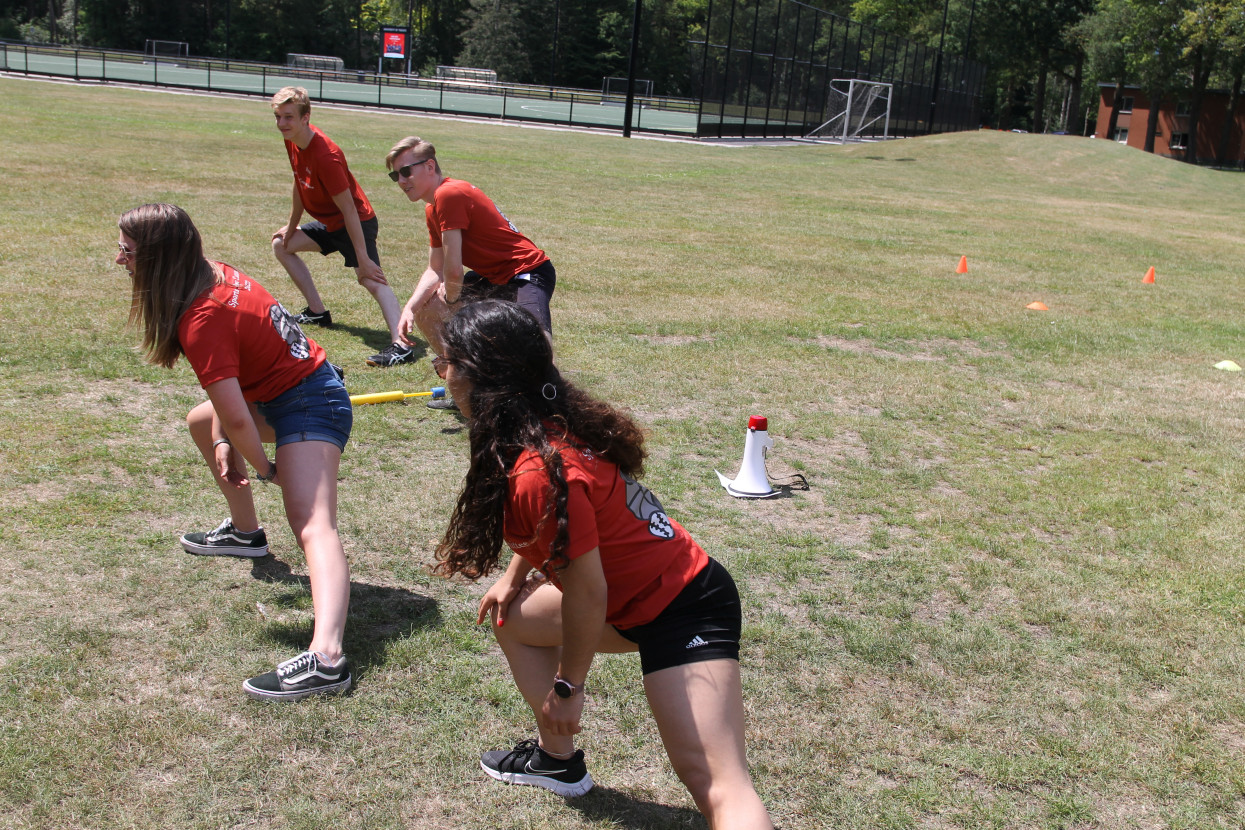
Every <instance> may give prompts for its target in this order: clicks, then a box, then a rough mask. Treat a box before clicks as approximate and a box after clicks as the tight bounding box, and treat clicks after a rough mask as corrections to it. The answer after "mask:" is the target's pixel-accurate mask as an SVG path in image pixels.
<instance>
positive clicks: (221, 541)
mask: <svg viewBox="0 0 1245 830" xmlns="http://www.w3.org/2000/svg"><path fill="white" fill-rule="evenodd" d="M182 547H183V548H185V549H186V553H193V554H194V555H196V556H245V557H247V558H250V559H258V558H259V557H261V556H267V555H268V534H266V533H264V529H263V528H262V527H261V528H260V529H259V530H252V531H250V532H249V533H244V532H243V531H241V530H238V529H237V528H236V527H234V526H233V520H232V519H225V521H223V522H221V523H220V527H218V528H216V529H215V530H209V531H208V532H207V533H187V534H186V535H185V536H183V537H182Z"/></svg>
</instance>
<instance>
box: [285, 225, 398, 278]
mask: <svg viewBox="0 0 1245 830" xmlns="http://www.w3.org/2000/svg"><path fill="white" fill-rule="evenodd" d="M359 224H360V225H362V226H363V244H364V245H365V246H367V255H368V256H370V257H371V258H372V262H375V263H376V264H377V265H380V254H378V253H377V252H376V233H377V231H378V230H380V223H379V222H377V221H376V217H375V216H373V217H372V218H371V219H368V220H367V221H365V222H360V223H359ZM298 229H299V230H300V231H302V232H303V233H305V234H307V236H309V237H311V241H312V242H314V243H316V244H317V245H319V246H320V255H321V256H328V255H329V254H332V253H340V254H341V255H342V259H344V260H346V267H347V268H358V267H359V258H358V257H356V256H355V255H354V243H353V242H351V241H350V232H349V231H347V230H346V229H345V228H342V229H341V230H336V231H331V230H329V229H328V228H326V227H324V223H323V222H308V223H307V224H305V225H299V226H298Z"/></svg>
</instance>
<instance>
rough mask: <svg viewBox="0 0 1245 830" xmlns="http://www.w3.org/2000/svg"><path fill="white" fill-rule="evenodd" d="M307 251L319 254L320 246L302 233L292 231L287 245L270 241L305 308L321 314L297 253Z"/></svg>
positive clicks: (321, 304)
mask: <svg viewBox="0 0 1245 830" xmlns="http://www.w3.org/2000/svg"><path fill="white" fill-rule="evenodd" d="M308 251H315V252H316V253H319V252H320V246H319V245H318V244H317V243H316V242H315V241H314V240H312V238H311V237H310V236H308V235H307V234H305V233H303V232H302V231H294V233H293V234H291V235H290V238H289V243H288V244H283V243H282V242H281V240H280V239H274V240H272V253H273V254H274V255H275V256H276V258H277V262H279V263H281V266H282V267H283V268H285V270H286V272H287V273H288V274H289V275H290V279H292V280H293V281H294V285H295V287H297V288H298V290H299V291H300V292H302V295H303V297H304V298H305V299H306V300H307V307H308V308H309V309H311V310H312V312H313V313H315V314H321V313H323V312H324V301H323V300H321V299H320V292H319V291H317V290H316V283H315V280H313V279H312V278H311V271H310V269H308V268H307V263H305V262H303V258H302V257H300V256H299V253H303V252H308ZM395 302H396V301H395Z"/></svg>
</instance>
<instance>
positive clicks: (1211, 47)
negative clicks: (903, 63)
mask: <svg viewBox="0 0 1245 830" xmlns="http://www.w3.org/2000/svg"><path fill="white" fill-rule="evenodd" d="M853 11H854V13H855V15H856V16H857V17H858V19H860V20H862V21H866V22H870V23H874V24H876V25H877V26H879V27H880V28H882V29H886V30H888V31H891V32H894V33H895V34H900V35H906V36H908V37H911V38H914V39H918V40H924V41H925V42H927V43H935V44H936V43H938V42H939V40H943V41H944V42H945V44H946V48H947V49H948V50H949V51H952V52H955V53H958V54H963V55H965V56H966V57H969V58H971V59H974V60H978V61H981V62H983V63H985V64H986V65H987V66H988V67H989V68H990V90H989V92H988V94H987V96H986V100H985V101H984V102H983V110H984V115H985V118H986V120H987V122H988V123H992V124H994V125H996V126H999V127H1002V128H1004V129H1012V128H1020V129H1029V130H1032V131H1035V132H1051V131H1066V132H1071V133H1076V134H1084V133H1085V132H1086V130H1087V127H1088V124H1087V120H1086V119H1087V116H1088V115H1089V114H1090V113H1091V112H1096V111H1097V100H1098V96H1097V90H1098V87H1099V84H1108V85H1111V86H1114V87H1115V88H1116V95H1115V102H1116V109H1115V111H1113V112H1112V113H1111V122H1110V123H1109V124H1108V125H1107V134H1108V135H1114V132H1115V118H1116V116H1117V115H1118V112H1119V104H1120V102H1121V101H1122V100H1123V99H1124V97H1125V96H1124V95H1123V91H1124V88H1125V87H1126V86H1134V87H1139V88H1140V89H1141V90H1143V92H1144V93H1145V95H1146V97H1147V98H1148V99H1149V100H1151V101H1154V102H1158V101H1161V100H1163V99H1164V98H1167V99H1172V98H1175V99H1178V100H1180V101H1182V102H1184V103H1186V104H1187V106H1188V109H1189V140H1188V143H1187V144H1186V149H1185V154H1186V155H1185V160H1186V161H1195V159H1196V155H1195V154H1196V152H1197V124H1198V120H1199V116H1200V114H1201V112H1202V110H1203V107H1204V101H1205V95H1206V92H1207V90H1209V89H1220V90H1226V91H1228V101H1227V104H1226V112H1227V113H1228V114H1229V115H1230V114H1231V113H1233V112H1234V111H1235V108H1236V106H1237V101H1238V100H1239V98H1240V94H1241V78H1242V74H1243V73H1245V0H857V2H856V3H855V4H854V8H853ZM1231 123H1232V119H1231V118H1230V117H1229V118H1226V119H1225V123H1224V131H1223V134H1222V135H1220V136H1212V137H1211V138H1212V140H1213V142H1214V146H1216V147H1217V154H1216V155H1217V158H1218V159H1219V161H1220V163H1224V162H1225V161H1226V153H1227V147H1228V140H1229V130H1230V129H1231ZM1157 128H1158V107H1157V106H1155V107H1151V108H1150V118H1149V123H1148V124H1147V126H1146V141H1145V149H1146V150H1148V151H1150V152H1153V151H1154V137H1155V134H1156V132H1157Z"/></svg>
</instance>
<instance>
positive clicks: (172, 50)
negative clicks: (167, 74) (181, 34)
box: [143, 38, 190, 61]
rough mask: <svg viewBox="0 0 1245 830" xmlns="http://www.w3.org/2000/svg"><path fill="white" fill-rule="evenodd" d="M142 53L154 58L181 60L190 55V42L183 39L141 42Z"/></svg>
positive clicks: (149, 39)
mask: <svg viewBox="0 0 1245 830" xmlns="http://www.w3.org/2000/svg"><path fill="white" fill-rule="evenodd" d="M143 55H144V56H145V57H148V58H155V59H156V60H161V61H163V60H181V59H182V58H188V57H190V44H189V43H187V42H186V41H184V40H152V39H151V38H147V42H146V43H144V44H143Z"/></svg>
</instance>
